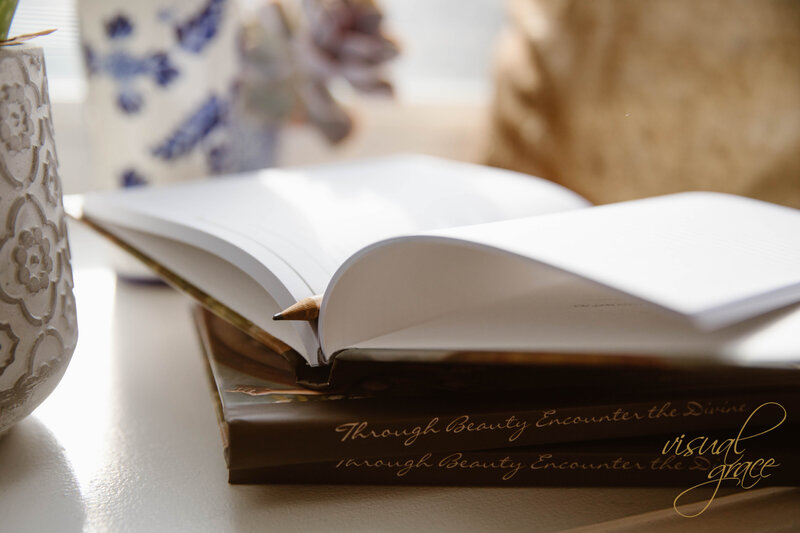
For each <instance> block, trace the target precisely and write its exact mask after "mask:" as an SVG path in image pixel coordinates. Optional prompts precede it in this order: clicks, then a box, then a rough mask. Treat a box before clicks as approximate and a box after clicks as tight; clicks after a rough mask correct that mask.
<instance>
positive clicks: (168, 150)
mask: <svg viewBox="0 0 800 533" xmlns="http://www.w3.org/2000/svg"><path fill="white" fill-rule="evenodd" d="M227 115H228V104H227V102H225V101H224V100H223V99H222V98H219V97H218V96H216V95H212V96H211V97H209V98H208V99H207V100H206V101H205V102H203V104H202V105H200V107H199V108H198V109H197V111H195V112H194V113H192V115H191V116H189V118H188V119H186V120H185V121H183V122H182V123H181V124H179V125H178V127H177V128H175V130H174V131H173V132H172V133H171V134H170V135H169V136H168V137H167V138H166V139H165V140H164V142H162V143H160V144H159V145H158V146H156V147H155V148H153V149H152V154H153V155H154V156H156V157H158V158H161V159H165V160H171V159H176V158H178V157H180V156H182V155H185V154H187V153H189V152H190V151H192V150H193V149H194V148H195V147H196V146H197V145H199V144H200V142H201V141H202V140H203V139H205V138H206V137H207V136H208V135H209V134H210V133H211V132H212V131H213V130H214V129H216V128H218V127H219V126H221V125H222V124H224V123H225V122H226V120H227Z"/></svg>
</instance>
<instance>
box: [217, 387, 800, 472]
mask: <svg viewBox="0 0 800 533" xmlns="http://www.w3.org/2000/svg"><path fill="white" fill-rule="evenodd" d="M323 403H324V402H323ZM274 407H277V406H273V409H271V410H270V411H269V412H262V413H251V414H250V415H249V416H236V415H235V414H233V413H229V415H232V416H228V424H227V433H228V436H229V447H228V450H226V452H227V453H226V455H227V457H228V466H229V468H231V469H233V470H237V469H242V468H253V467H260V466H274V465H282V464H283V465H285V464H293V463H304V462H319V461H328V460H338V458H341V457H345V456H346V457H362V458H366V457H379V456H405V455H409V454H414V453H417V452H418V451H419V450H425V451H426V452H434V453H436V452H442V451H447V450H487V449H498V448H513V447H525V446H534V445H540V444H548V443H563V442H579V441H590V440H598V439H619V438H629V437H639V436H647V435H675V436H678V435H681V434H686V435H689V434H692V433H693V432H701V433H702V432H706V433H707V432H711V431H717V430H734V429H739V428H741V427H742V425H743V424H745V422H747V423H748V424H749V427H756V428H757V427H767V426H771V425H773V424H774V423H775V422H776V420H777V419H778V417H780V416H782V415H783V414H786V413H789V414H790V415H792V414H794V413H797V412H800V391H791V392H782V393H779V392H761V393H749V394H734V393H731V395H729V396H724V395H723V396H711V397H695V398H682V399H662V400H657V401H656V400H651V401H637V402H628V403H620V404H606V405H577V406H576V405H572V406H564V407H555V406H554V407H552V408H539V409H521V410H509V409H507V408H506V409H498V410H496V411H494V410H492V409H489V408H481V407H480V403H478V402H471V407H467V406H465V407H464V409H463V410H451V409H445V408H444V407H441V408H439V409H438V410H437V407H435V406H431V408H430V410H429V411H426V412H425V413H424V414H419V415H418V416H410V415H409V414H408V409H405V410H404V409H403V407H402V405H401V406H396V407H395V408H392V409H390V408H381V407H377V408H376V407H375V406H374V405H372V406H367V405H365V406H364V409H352V410H341V411H340V410H336V411H335V414H334V413H333V412H332V411H331V410H318V409H317V408H315V406H314V405H312V404H307V405H304V406H303V405H301V406H287V410H285V411H280V412H279V411H278V410H277V409H274ZM367 407H369V409H368V408H367ZM323 411H324V412H323ZM754 412H755V413H756V414H755V415H754V416H750V415H751V414H752V413H754Z"/></svg>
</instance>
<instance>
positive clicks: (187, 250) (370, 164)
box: [68, 156, 800, 366]
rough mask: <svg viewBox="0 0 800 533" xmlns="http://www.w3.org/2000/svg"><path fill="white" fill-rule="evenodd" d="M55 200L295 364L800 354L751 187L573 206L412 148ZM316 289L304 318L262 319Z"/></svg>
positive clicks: (798, 221) (783, 249) (790, 278)
mask: <svg viewBox="0 0 800 533" xmlns="http://www.w3.org/2000/svg"><path fill="white" fill-rule="evenodd" d="M71 200H73V202H72V205H70V204H68V211H71V212H72V214H73V215H74V216H76V217H78V218H83V219H84V220H86V221H87V222H88V223H90V224H91V225H93V226H94V227H96V228H97V229H99V230H100V231H102V232H104V233H106V234H107V235H109V236H111V237H112V238H113V239H115V240H116V241H117V242H119V243H120V244H122V245H123V246H125V247H126V248H128V249H129V250H131V251H133V252H134V253H136V254H137V255H139V256H140V257H141V258H143V259H145V260H146V261H147V262H148V263H150V264H152V265H155V266H156V267H158V269H159V270H160V271H162V272H163V273H166V274H167V277H168V278H169V279H171V280H172V281H175V280H176V279H177V280H180V281H181V283H179V285H181V286H183V287H184V288H186V289H187V290H189V292H191V293H192V294H193V295H194V296H195V297H198V298H199V299H201V300H203V301H205V302H206V303H207V304H209V306H210V307H212V309H214V310H215V311H217V312H219V313H220V314H221V315H222V316H223V317H226V316H227V317H228V318H231V317H233V318H234V319H236V320H237V321H239V322H243V323H245V324H246V325H247V327H248V328H249V329H250V330H251V331H254V332H256V333H257V336H258V338H260V339H278V340H279V341H276V342H278V344H277V345H278V346H283V347H285V350H281V349H279V350H278V351H291V352H292V353H295V354H298V355H299V356H300V357H302V358H303V359H304V360H305V362H306V363H307V364H308V365H310V366H319V365H327V364H329V363H330V362H331V361H332V360H334V359H335V358H337V357H346V356H347V354H351V355H352V354H355V355H354V356H356V357H361V358H364V357H367V358H375V359H386V360H390V359H405V360H408V359H416V360H427V359H436V358H443V357H448V356H449V355H448V354H450V355H452V354H453V353H467V354H476V353H485V354H494V355H495V356H496V357H498V358H500V359H501V360H502V358H503V355H504V354H505V355H506V356H508V360H514V361H520V360H525V359H526V358H527V359H530V360H534V361H535V360H536V358H537V357H542V358H547V357H553V356H554V355H557V356H563V357H565V358H573V359H576V360H577V359H579V358H581V357H608V358H619V357H623V358H624V357H630V358H641V357H656V358H669V359H671V360H676V361H692V362H696V361H704V362H708V361H716V362H722V363H725V364H734V365H741V364H744V365H756V366H763V365H774V364H784V363H792V362H796V361H797V360H799V359H800V335H798V334H797V332H798V331H800V307H799V306H798V302H800V212H798V211H796V210H793V209H790V208H785V207H779V206H776V205H772V204H767V203H763V202H759V201H756V200H750V199H745V198H740V197H735V196H730V195H723V194H715V193H683V194H677V195H670V196H663V197H657V198H651V199H645V200H639V201H632V202H625V203H620V204H612V205H607V206H597V207H591V206H590V205H589V204H588V202H586V201H585V200H584V199H583V198H580V197H579V196H577V195H576V194H574V193H573V192H571V191H569V190H567V189H564V188H562V187H560V186H558V185H555V184H553V183H550V182H548V181H545V180H541V179H538V178H534V177H531V176H526V175H522V174H517V173H512V172H507V171H502V170H497V169H490V168H486V167H481V166H477V165H470V164H465V163H455V162H449V161H443V160H439V159H434V158H430V157H425V156H396V157H389V158H383V159H375V160H366V161H360V162H352V163H342V164H335V165H330V166H324V167H316V168H299V169H289V170H266V171H262V172H258V173H253V174H248V175H242V176H235V177H228V178H224V179H215V180H207V181H202V182H194V183H186V184H179V185H174V186H169V187H156V188H141V189H128V190H122V191H117V192H109V193H96V194H88V195H85V196H83V197H81V198H79V199H75V198H73V199H71ZM76 200H79V201H77V202H76ZM79 204H80V205H79ZM319 294H322V295H324V296H323V300H322V305H321V309H320V313H319V319H318V321H317V322H304V321H273V320H272V316H273V314H275V313H277V312H279V311H281V310H283V309H285V308H287V307H288V306H290V305H292V304H293V303H295V302H297V301H299V300H301V299H303V298H307V297H311V296H314V295H319Z"/></svg>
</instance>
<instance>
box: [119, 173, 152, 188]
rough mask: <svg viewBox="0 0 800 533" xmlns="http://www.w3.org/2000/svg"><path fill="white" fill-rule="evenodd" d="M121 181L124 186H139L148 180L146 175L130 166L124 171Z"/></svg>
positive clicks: (145, 183)
mask: <svg viewBox="0 0 800 533" xmlns="http://www.w3.org/2000/svg"><path fill="white" fill-rule="evenodd" d="M120 181H121V185H122V186H123V187H139V186H140V185H147V180H146V179H145V178H144V176H142V175H141V174H139V173H138V172H136V171H135V170H134V169H132V168H129V169H128V170H126V171H125V172H123V173H122V176H121V180H120Z"/></svg>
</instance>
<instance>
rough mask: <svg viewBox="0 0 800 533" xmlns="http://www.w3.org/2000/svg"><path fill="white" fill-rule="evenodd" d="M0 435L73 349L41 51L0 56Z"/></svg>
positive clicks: (65, 247)
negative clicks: (0, 122) (0, 119)
mask: <svg viewBox="0 0 800 533" xmlns="http://www.w3.org/2000/svg"><path fill="white" fill-rule="evenodd" d="M0 118H2V124H0V266H1V267H2V268H0V433H2V432H4V431H5V430H6V429H8V428H9V427H10V426H11V425H13V424H14V423H15V422H17V421H18V420H20V419H22V418H23V417H25V416H27V415H28V414H29V413H30V412H31V411H32V410H33V409H34V408H35V407H36V406H37V405H38V404H39V403H41V401H42V400H44V398H46V397H47V395H48V394H50V392H51V391H52V390H53V389H54V388H55V386H56V384H57V383H58V381H59V380H60V379H61V376H62V375H63V373H64V371H65V370H66V367H67V364H68V362H69V360H70V357H71V356H72V352H73V350H74V349H75V344H76V342H77V334H78V328H77V320H76V313H75V297H74V296H73V280H72V270H71V268H70V265H69V260H70V253H69V244H68V240H67V230H66V222H65V216H64V209H63V206H62V199H61V194H62V188H61V180H60V178H59V175H58V159H57V157H56V151H55V142H54V136H53V127H52V120H51V117H50V101H49V98H48V89H47V78H46V74H45V67H44V57H43V54H42V50H41V49H40V48H38V47H36V46H33V45H29V44H24V45H19V46H13V47H4V48H2V49H0Z"/></svg>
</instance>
